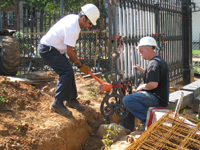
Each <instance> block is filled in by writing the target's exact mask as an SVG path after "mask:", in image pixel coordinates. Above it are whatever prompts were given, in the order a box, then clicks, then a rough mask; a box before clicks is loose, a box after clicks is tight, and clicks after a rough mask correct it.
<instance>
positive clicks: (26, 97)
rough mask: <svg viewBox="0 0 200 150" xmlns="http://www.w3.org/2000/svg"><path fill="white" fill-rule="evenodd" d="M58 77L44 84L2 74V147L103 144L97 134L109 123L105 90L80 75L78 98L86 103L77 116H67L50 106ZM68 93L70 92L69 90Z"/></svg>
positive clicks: (88, 148) (66, 148)
mask: <svg viewBox="0 0 200 150" xmlns="http://www.w3.org/2000/svg"><path fill="white" fill-rule="evenodd" d="M57 79H58V76H55V80H53V81H50V82H47V83H45V84H44V85H42V86H41V85H40V86H32V85H29V84H24V83H19V82H13V81H10V80H9V79H8V78H7V77H4V76H1V77H0V150H3V149H26V150H42V149H43V150H46V149H48V150H51V149H52V150H55V149H59V150H62V149H63V150H76V149H77V150H78V149H82V150H94V149H101V147H103V143H102V141H101V139H100V138H98V136H97V135H96V132H97V130H98V128H99V126H100V125H101V124H103V123H105V119H104V118H103V116H102V115H101V113H100V104H101V101H102V100H103V97H104V96H105V92H102V91H100V90H99V89H98V86H99V83H98V82H97V81H95V80H94V79H93V78H91V77H90V78H83V77H82V76H81V75H80V74H77V75H76V84H77V91H78V100H79V102H80V103H81V104H83V105H84V106H85V108H86V109H85V111H83V112H79V111H77V110H75V109H71V108H69V110H70V111H72V114H73V117H69V118H66V117H63V116H61V115H59V114H57V113H55V112H52V111H51V110H50V109H49V106H50V104H51V102H52V101H53V99H54V93H55V88H56V82H57ZM66 92H67V91H66Z"/></svg>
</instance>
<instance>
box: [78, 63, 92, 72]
mask: <svg viewBox="0 0 200 150" xmlns="http://www.w3.org/2000/svg"><path fill="white" fill-rule="evenodd" d="M78 68H79V69H80V70H81V71H82V72H83V73H88V71H91V70H90V68H89V67H87V66H86V65H84V64H83V65H82V67H78Z"/></svg>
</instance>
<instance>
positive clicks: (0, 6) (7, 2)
mask: <svg viewBox="0 0 200 150" xmlns="http://www.w3.org/2000/svg"><path fill="white" fill-rule="evenodd" d="M14 5H16V4H15V3H14V0H0V10H4V9H5V8H7V7H9V6H14Z"/></svg>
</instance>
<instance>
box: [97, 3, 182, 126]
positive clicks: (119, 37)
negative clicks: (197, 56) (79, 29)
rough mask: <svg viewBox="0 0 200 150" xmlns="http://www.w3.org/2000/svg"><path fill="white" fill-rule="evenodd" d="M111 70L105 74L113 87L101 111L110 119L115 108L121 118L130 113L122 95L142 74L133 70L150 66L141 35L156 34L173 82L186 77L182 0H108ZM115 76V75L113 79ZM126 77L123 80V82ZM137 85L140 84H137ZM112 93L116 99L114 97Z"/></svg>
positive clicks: (160, 53)
mask: <svg viewBox="0 0 200 150" xmlns="http://www.w3.org/2000/svg"><path fill="white" fill-rule="evenodd" d="M106 4H107V7H108V10H109V11H108V26H109V51H108V57H109V60H110V72H109V73H107V74H105V77H106V79H107V81H108V82H111V83H112V85H113V91H112V92H110V93H109V92H107V93H106V95H105V97H104V99H103V101H102V104H101V113H102V114H103V115H104V117H105V118H106V119H107V122H108V123H109V117H110V116H112V114H113V113H114V112H115V113H116V115H117V116H118V117H120V121H122V118H123V117H124V116H126V114H127V110H126V109H125V108H124V106H123V102H122V98H123V96H124V95H126V94H128V93H129V94H130V93H132V87H133V86H132V85H134V84H135V83H138V82H139V81H141V80H138V77H139V78H140V79H141V78H142V74H141V73H139V72H135V71H134V70H133V65H136V64H139V65H140V66H141V67H142V68H145V69H146V66H147V63H148V61H146V60H144V59H143V58H141V57H140V52H139V51H138V50H137V49H136V48H135V47H136V46H137V45H138V42H139V40H140V38H142V37H144V36H153V37H154V38H155V39H156V41H157V45H158V49H157V50H156V51H157V53H158V55H160V56H162V57H163V58H164V59H165V60H166V62H167V63H168V65H169V75H170V85H174V84H176V83H177V82H179V81H181V80H182V76H183V69H182V68H183V56H182V40H183V36H182V3H181V1H180V0H173V1H171V0H169V1H168V0H158V1H153V0H117V1H116V0H109V1H108V0H107V1H106ZM111 77H112V79H111ZM122 81H123V82H122ZM136 86H137V85H136ZM112 97H114V98H115V100H116V101H115V102H113V101H111V99H112Z"/></svg>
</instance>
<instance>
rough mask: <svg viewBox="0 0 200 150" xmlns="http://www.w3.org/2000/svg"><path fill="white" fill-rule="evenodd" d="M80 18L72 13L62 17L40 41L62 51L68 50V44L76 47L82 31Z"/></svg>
mask: <svg viewBox="0 0 200 150" xmlns="http://www.w3.org/2000/svg"><path fill="white" fill-rule="evenodd" d="M78 18H79V16H78V15H75V14H70V15H67V16H65V17H64V18H62V19H60V20H59V21H58V22H57V23H56V24H54V25H53V26H52V27H51V28H50V30H49V31H48V32H47V34H45V35H44V36H43V37H42V39H41V41H40V43H41V44H44V45H47V46H53V47H55V48H56V49H58V50H60V51H62V52H66V50H67V45H69V46H71V47H75V45H76V41H77V40H78V37H79V33H80V31H81V28H80V26H79V22H78Z"/></svg>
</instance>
